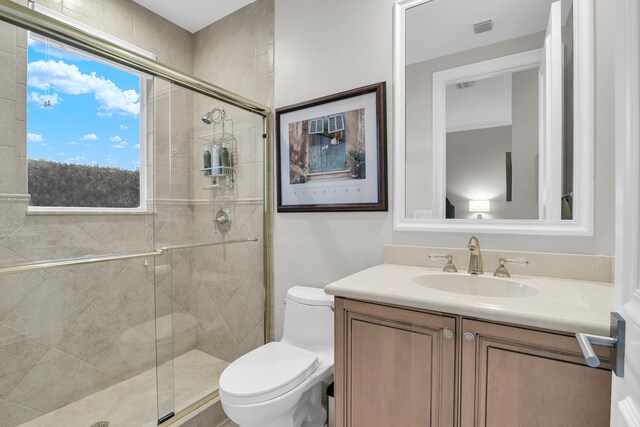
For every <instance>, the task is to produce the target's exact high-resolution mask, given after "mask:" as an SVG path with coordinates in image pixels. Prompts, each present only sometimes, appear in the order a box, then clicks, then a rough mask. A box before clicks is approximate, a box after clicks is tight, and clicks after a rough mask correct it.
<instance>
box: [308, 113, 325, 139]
mask: <svg viewBox="0 0 640 427" xmlns="http://www.w3.org/2000/svg"><path fill="white" fill-rule="evenodd" d="M317 133H324V117H320V118H318V119H311V120H309V134H310V135H314V134H317Z"/></svg>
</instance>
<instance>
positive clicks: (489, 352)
mask: <svg viewBox="0 0 640 427" xmlns="http://www.w3.org/2000/svg"><path fill="white" fill-rule="evenodd" d="M443 284H444V285H443ZM447 287H448V288H447ZM445 289H448V290H445ZM325 291H326V292H327V293H329V294H332V295H335V297H336V303H335V316H336V317H335V333H336V335H335V339H336V345H335V349H336V359H335V363H336V365H335V382H336V388H335V394H336V426H342V427H347V426H349V427H351V426H354V427H355V426H371V427H373V426H406V427H411V426H608V425H609V413H610V390H611V370H610V369H611V364H610V362H609V352H608V349H605V348H598V349H597V352H598V356H599V358H600V361H601V365H600V367H598V368H590V367H588V366H587V365H586V363H585V361H584V358H583V355H582V352H581V350H580V348H579V346H578V343H577V341H576V338H575V333H576V332H587V333H592V334H600V335H608V334H609V312H610V310H611V305H612V287H611V285H610V284H609V283H605V282H587V281H583V280H571V279H553V278H547V277H536V276H521V275H513V277H511V278H509V279H500V278H493V277H492V276H491V272H488V273H487V274H484V275H482V276H471V275H469V274H467V273H466V271H465V272H463V269H462V268H461V269H460V272H458V273H443V272H442V271H441V269H440V268H430V267H422V266H411V265H396V264H381V265H378V266H375V267H373V268H370V269H368V270H364V271H362V272H359V273H356V274H354V275H352V276H349V277H347V278H345V279H342V280H339V281H337V282H335V283H332V284H330V285H329V286H327V287H326V288H325Z"/></svg>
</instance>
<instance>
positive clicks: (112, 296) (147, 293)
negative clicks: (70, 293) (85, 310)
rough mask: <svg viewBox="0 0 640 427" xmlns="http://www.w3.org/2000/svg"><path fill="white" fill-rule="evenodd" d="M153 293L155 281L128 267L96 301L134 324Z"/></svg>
mask: <svg viewBox="0 0 640 427" xmlns="http://www.w3.org/2000/svg"><path fill="white" fill-rule="evenodd" d="M152 295H153V283H150V282H149V281H148V280H147V278H146V277H144V276H142V275H141V274H139V273H137V272H135V271H134V270H133V269H132V268H131V267H127V268H125V269H124V270H123V271H122V273H120V274H119V275H118V277H116V278H115V279H114V280H113V282H112V283H111V285H110V286H109V287H108V288H107V289H105V290H104V292H103V293H102V295H100V296H99V297H98V298H96V300H95V302H96V304H98V305H99V306H100V307H102V308H104V309H105V310H107V311H108V312H110V313H112V314H113V315H114V316H115V317H116V318H118V319H120V320H122V321H123V322H126V323H128V324H132V323H133V320H134V319H135V318H136V316H137V314H138V313H140V311H141V310H142V308H143V307H144V305H145V303H146V302H147V301H148V300H149V298H151V296H152Z"/></svg>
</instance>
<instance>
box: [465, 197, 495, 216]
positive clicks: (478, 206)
mask: <svg viewBox="0 0 640 427" xmlns="http://www.w3.org/2000/svg"><path fill="white" fill-rule="evenodd" d="M469 212H471V213H476V214H477V215H476V218H477V219H482V214H483V213H487V212H491V201H489V200H469Z"/></svg>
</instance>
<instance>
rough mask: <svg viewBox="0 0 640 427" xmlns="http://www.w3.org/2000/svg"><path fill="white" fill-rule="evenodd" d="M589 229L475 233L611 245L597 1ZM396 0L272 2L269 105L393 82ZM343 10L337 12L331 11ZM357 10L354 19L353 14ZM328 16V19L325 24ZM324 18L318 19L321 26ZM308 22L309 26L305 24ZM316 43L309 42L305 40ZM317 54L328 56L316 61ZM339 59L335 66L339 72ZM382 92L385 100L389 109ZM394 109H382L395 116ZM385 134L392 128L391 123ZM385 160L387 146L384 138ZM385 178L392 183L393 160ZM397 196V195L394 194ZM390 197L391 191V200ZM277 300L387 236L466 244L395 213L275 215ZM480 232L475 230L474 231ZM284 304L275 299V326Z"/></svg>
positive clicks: (373, 259) (548, 246) (344, 270)
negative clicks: (551, 233)
mask: <svg viewBox="0 0 640 427" xmlns="http://www.w3.org/2000/svg"><path fill="white" fill-rule="evenodd" d="M595 4H596V13H595V16H596V34H597V35H598V40H597V43H596V76H597V81H596V96H597V98H596V99H597V100H598V101H597V103H596V123H595V127H596V144H595V153H594V154H595V183H596V185H595V190H596V194H595V206H596V212H595V234H594V236H593V237H575V238H565V237H548V236H527V237H523V236H516V235H495V234H487V233H479V236H480V239H481V242H482V245H483V248H489V249H509V250H526V251H542V252H567V253H589V254H603V255H607V254H612V253H613V231H614V227H613V221H614V216H613V205H614V175H613V164H614V158H613V149H612V148H613V147H612V144H613V126H614V116H613V71H614V69H613V51H614V49H613V46H614V45H613V43H614V34H613V33H614V17H615V10H614V7H613V3H612V2H610V1H608V0H596V2H595ZM392 6H393V1H392V0H382V1H376V2H371V1H368V0H353V1H349V2H341V1H338V0H324V1H321V0H309V1H305V2H299V1H296V0H277V1H276V14H275V21H276V27H275V44H276V46H277V49H276V56H275V93H274V104H275V107H283V106H286V105H290V104H294V103H297V102H303V101H305V100H308V99H313V98H316V97H319V96H324V95H328V94H331V93H336V92H339V91H343V90H348V89H352V88H355V87H360V86H363V85H366V84H370V83H373V82H377V81H387V82H388V83H389V85H388V86H387V87H388V88H389V89H390V90H389V95H391V92H392V90H393V88H392V86H391V84H390V83H391V82H392V72H391V57H392V49H391V34H392V28H391V27H392V25H391V11H392ZM335 10H340V11H341V13H340V14H336V13H334V11H335ZM354 16H357V17H358V19H354V18H353V17H354ZM327 22H331V25H326V23H327ZM320 23H323V24H320ZM311 29H312V30H311ZM311 46H313V47H314V48H313V49H310V48H309V47H311ZM318 58H331V60H330V61H318ZM335 64H340V67H339V70H336V66H335ZM390 99H391V98H388V103H387V106H388V107H389V108H391V104H390ZM391 117H392V114H388V124H389V125H390V124H391ZM388 135H389V136H390V135H392V133H391V129H389V132H388ZM388 142H389V144H388V148H389V150H388V151H389V153H390V155H389V161H388V165H389V166H391V164H392V163H391V161H392V157H393V155H392V153H393V145H394V144H395V143H397V141H393V140H392V139H391V138H389V141H388ZM389 172H390V175H389V182H390V184H391V185H390V188H393V186H392V184H393V168H390V171H389ZM391 196H393V195H391ZM391 200H393V199H391ZM274 221H275V224H274V225H275V227H274V235H275V249H274V250H275V259H274V269H275V279H274V284H275V290H274V293H275V301H281V300H282V298H283V297H284V295H285V293H286V290H287V289H288V288H289V287H291V286H294V285H299V284H309V285H313V286H317V287H321V286H324V285H326V284H327V283H329V282H331V281H333V280H336V279H339V278H341V277H344V276H346V275H349V274H351V273H354V272H356V271H358V270H361V269H363V268H366V267H369V266H372V265H375V264H377V263H379V262H381V259H382V258H381V254H382V245H383V244H384V243H397V244H414V245H423V246H424V245H429V246H442V247H462V246H464V245H465V244H466V242H467V240H468V238H469V236H468V235H467V234H461V233H412V232H397V231H393V225H392V212H391V211H390V212H388V213H323V214H275V219H274ZM479 231H480V230H479ZM282 313H283V312H282V309H281V306H280V304H276V313H275V316H276V328H278V331H281V327H282V326H281V325H282Z"/></svg>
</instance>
